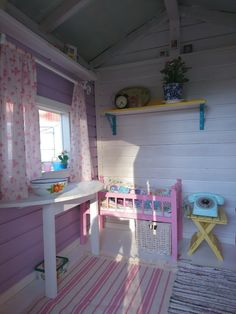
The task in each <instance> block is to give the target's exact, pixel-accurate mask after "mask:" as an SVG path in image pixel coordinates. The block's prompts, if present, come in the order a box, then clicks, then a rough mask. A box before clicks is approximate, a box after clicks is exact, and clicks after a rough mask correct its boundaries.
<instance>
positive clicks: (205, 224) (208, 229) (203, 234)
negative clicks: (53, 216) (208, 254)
mask: <svg viewBox="0 0 236 314" xmlns="http://www.w3.org/2000/svg"><path fill="white" fill-rule="evenodd" d="M188 218H189V219H191V220H192V221H193V222H194V223H195V225H196V226H197V228H198V230H199V231H198V232H196V233H195V234H194V235H193V236H192V239H191V242H190V245H189V249H188V255H192V254H193V253H194V252H195V251H196V250H197V248H198V247H199V245H200V244H201V243H202V242H203V241H204V240H206V242H207V243H208V245H209V247H210V248H211V249H212V251H213V252H214V253H215V255H216V257H217V258H218V259H219V260H221V261H223V256H222V254H221V252H220V248H219V241H218V239H217V237H216V235H214V234H213V232H212V230H213V229H214V227H215V226H216V225H218V224H219V225H225V224H227V216H226V214H225V212H224V210H223V208H222V207H220V208H219V210H218V217H205V216H197V215H193V214H189V215H188Z"/></svg>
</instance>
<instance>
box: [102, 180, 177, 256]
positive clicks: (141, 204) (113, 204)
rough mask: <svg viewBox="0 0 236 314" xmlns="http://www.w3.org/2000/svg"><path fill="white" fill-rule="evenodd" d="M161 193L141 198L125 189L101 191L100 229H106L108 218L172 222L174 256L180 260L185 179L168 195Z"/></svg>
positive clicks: (172, 187) (172, 251)
mask: <svg viewBox="0 0 236 314" xmlns="http://www.w3.org/2000/svg"><path fill="white" fill-rule="evenodd" d="M119 191H122V192H123V193H120V192H119ZM159 191H160V193H158V194H156V195H150V194H149V195H140V194H135V193H134V191H132V192H133V193H129V191H128V190H127V189H126V188H124V187H122V189H118V191H113V192H99V204H100V209H99V216H100V227H101V228H103V227H104V217H105V216H113V217H119V218H128V219H136V220H146V221H152V222H158V223H168V224H170V226H171V255H172V258H173V259H174V260H177V259H178V242H179V241H180V240H181V239H182V233H183V225H182V184H181V180H180V179H177V182H176V183H175V184H174V185H173V186H171V187H170V189H169V190H168V192H161V191H162V190H161V189H159ZM163 191H165V190H164V189H163ZM127 192H128V193H127Z"/></svg>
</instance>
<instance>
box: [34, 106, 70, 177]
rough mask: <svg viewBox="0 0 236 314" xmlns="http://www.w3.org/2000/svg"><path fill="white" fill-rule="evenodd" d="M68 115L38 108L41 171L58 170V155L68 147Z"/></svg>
mask: <svg viewBox="0 0 236 314" xmlns="http://www.w3.org/2000/svg"><path fill="white" fill-rule="evenodd" d="M66 120H69V118H68V116H65V115H64V114H63V113H57V112H52V111H47V110H42V109H40V110H39V124H40V149H41V161H42V171H43V172H48V171H53V170H59V168H58V167H59V166H60V160H59V159H58V155H60V154H61V152H62V151H63V150H65V149H67V147H68V143H65V142H66V139H67V140H68V136H66V133H68V132H69V121H66Z"/></svg>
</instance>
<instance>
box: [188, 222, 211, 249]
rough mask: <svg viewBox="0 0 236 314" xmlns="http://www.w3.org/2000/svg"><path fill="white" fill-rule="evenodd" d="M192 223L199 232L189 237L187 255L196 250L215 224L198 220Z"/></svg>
mask: <svg viewBox="0 0 236 314" xmlns="http://www.w3.org/2000/svg"><path fill="white" fill-rule="evenodd" d="M194 223H195V225H196V226H197V228H198V230H199V232H198V233H195V234H194V235H193V237H192V239H191V243H190V247H189V250H188V254H189V255H192V254H193V253H194V252H195V251H196V249H197V248H198V247H199V245H200V244H201V243H202V241H203V240H204V239H205V238H206V235H208V234H209V233H210V232H211V231H212V229H213V228H214V226H215V225H214V224H204V223H201V222H198V221H194Z"/></svg>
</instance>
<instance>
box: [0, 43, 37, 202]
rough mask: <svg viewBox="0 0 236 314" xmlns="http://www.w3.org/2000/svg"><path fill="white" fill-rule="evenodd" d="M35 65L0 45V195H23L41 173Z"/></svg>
mask: <svg viewBox="0 0 236 314" xmlns="http://www.w3.org/2000/svg"><path fill="white" fill-rule="evenodd" d="M35 98H36V65H35V61H34V60H33V58H32V56H31V55H30V54H29V53H26V52H24V51H22V50H20V49H18V48H16V47H15V46H13V45H11V44H10V43H6V44H2V45H0V198H1V199H4V200H16V199H22V198H27V196H28V186H29V181H30V180H31V179H33V178H36V177H38V176H40V175H41V158H40V133H39V118H38V109H37V106H36V102H35Z"/></svg>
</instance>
